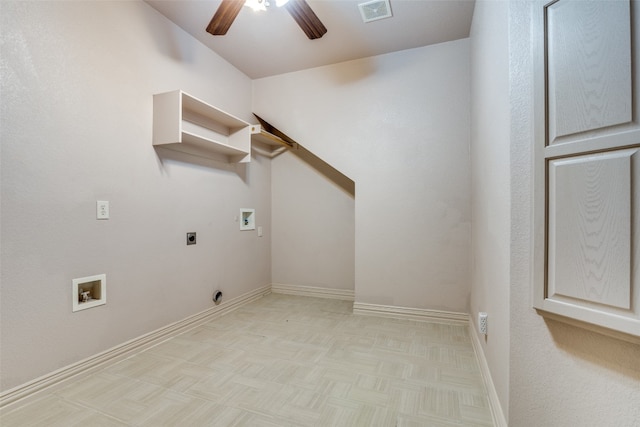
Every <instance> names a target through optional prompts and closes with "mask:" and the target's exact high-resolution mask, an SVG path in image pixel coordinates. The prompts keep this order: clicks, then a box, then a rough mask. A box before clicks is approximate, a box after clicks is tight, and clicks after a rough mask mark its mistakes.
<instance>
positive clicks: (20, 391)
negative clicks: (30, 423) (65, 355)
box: [0, 285, 271, 409]
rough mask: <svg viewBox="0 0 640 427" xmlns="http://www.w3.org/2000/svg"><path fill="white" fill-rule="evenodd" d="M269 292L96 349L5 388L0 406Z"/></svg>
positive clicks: (240, 298)
mask: <svg viewBox="0 0 640 427" xmlns="http://www.w3.org/2000/svg"><path fill="white" fill-rule="evenodd" d="M270 292H271V285H266V286H263V287H261V288H258V289H255V290H253V291H251V292H248V293H246V294H244V295H240V296H238V297H236V298H232V299H230V300H228V301H224V302H222V303H221V304H220V305H217V306H215V307H211V308H209V309H207V310H204V311H202V312H200V313H197V314H194V315H193V316H189V317H187V318H185V319H182V320H180V321H178V322H175V323H172V324H170V325H167V326H165V327H162V328H160V329H156V330H155V331H153V332H150V333H148V334H145V335H142V336H140V337H138V338H134V339H132V340H130V341H127V342H124V343H122V344H119V345H117V346H115V347H112V348H110V349H109V350H106V351H103V352H102V353H98V354H96V355H93V356H91V357H89V358H86V359H84V360H81V361H79V362H76V363H73V364H71V365H68V366H65V367H64V368H61V369H58V370H56V371H53V372H50V373H48V374H46V375H43V376H41V377H39V378H36V379H35V380H32V381H29V382H27V383H25V384H22V385H20V386H18V387H15V388H12V389H10V390H7V391H5V392H3V393H2V394H0V409H4V408H5V407H7V406H9V405H12V404H14V403H17V402H19V401H24V400H30V399H31V398H34V397H37V393H39V392H41V391H44V390H46V389H50V388H52V387H54V386H57V385H60V384H62V383H63V382H64V381H66V380H68V379H70V378H73V377H78V376H80V375H82V374H86V373H87V372H91V371H92V370H95V368H97V367H106V366H108V365H110V364H114V363H115V362H118V361H120V360H123V359H125V358H127V357H129V356H131V355H133V354H136V353H139V352H141V351H143V350H146V349H148V348H150V347H153V346H156V345H158V344H160V343H162V342H164V341H166V340H168V339H169V338H172V337H174V336H176V335H180V334H182V333H184V332H187V331H189V330H191V329H193V328H195V327H197V326H199V325H201V324H203V323H206V322H208V321H210V320H212V319H215V318H217V317H220V316H222V315H224V314H227V313H229V312H231V311H233V310H236V309H238V308H240V307H242V306H243V305H246V304H248V303H250V302H252V301H255V300H256V299H258V298H261V297H263V296H264V295H267V294H269V293H270Z"/></svg>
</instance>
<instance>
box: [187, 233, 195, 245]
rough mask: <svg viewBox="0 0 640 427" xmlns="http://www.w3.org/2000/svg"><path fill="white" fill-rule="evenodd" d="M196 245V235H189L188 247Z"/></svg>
mask: <svg viewBox="0 0 640 427" xmlns="http://www.w3.org/2000/svg"><path fill="white" fill-rule="evenodd" d="M195 244H196V233H195V232H193V233H187V245H195Z"/></svg>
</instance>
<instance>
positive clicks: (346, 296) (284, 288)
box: [271, 283, 355, 301]
mask: <svg viewBox="0 0 640 427" xmlns="http://www.w3.org/2000/svg"><path fill="white" fill-rule="evenodd" d="M271 292H273V293H274V294H287V295H298V296H303V297H316V298H329V299H339V300H344V301H353V300H354V295H355V294H354V291H352V290H347V289H330V288H318V287H314V286H300V285H284V284H282V283H272V284H271Z"/></svg>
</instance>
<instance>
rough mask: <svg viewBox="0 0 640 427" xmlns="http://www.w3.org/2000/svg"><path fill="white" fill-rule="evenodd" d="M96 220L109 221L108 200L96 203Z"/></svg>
mask: <svg viewBox="0 0 640 427" xmlns="http://www.w3.org/2000/svg"><path fill="white" fill-rule="evenodd" d="M96 219H109V202H108V201H107V200H98V201H97V202H96Z"/></svg>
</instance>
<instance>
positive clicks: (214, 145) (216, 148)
mask: <svg viewBox="0 0 640 427" xmlns="http://www.w3.org/2000/svg"><path fill="white" fill-rule="evenodd" d="M154 145H155V146H157V147H164V148H167V149H169V150H174V151H180V152H182V153H187V154H192V155H194V156H198V157H205V158H208V159H214V160H220V157H221V156H222V157H225V156H226V157H227V161H228V162H239V161H242V160H243V159H245V158H248V157H247V156H248V155H249V153H248V152H246V151H244V150H241V149H239V148H236V147H232V146H231V145H228V144H224V143H222V142H218V141H214V140H211V139H207V138H203V137H201V136H198V135H195V134H192V133H189V132H185V131H183V132H182V133H181V141H178V142H169V143H155V144H154Z"/></svg>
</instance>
